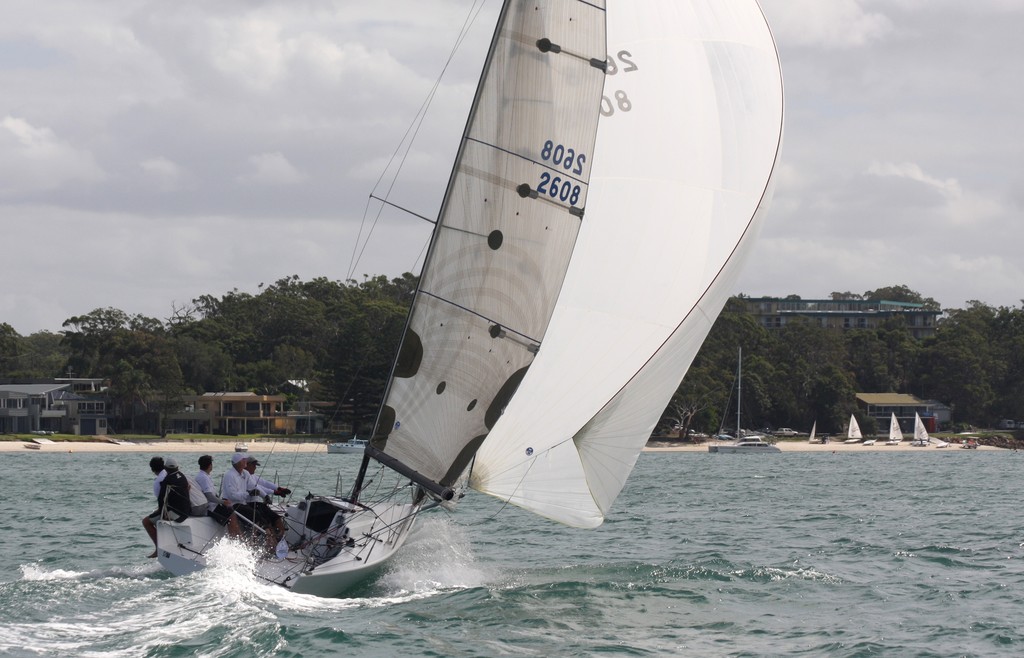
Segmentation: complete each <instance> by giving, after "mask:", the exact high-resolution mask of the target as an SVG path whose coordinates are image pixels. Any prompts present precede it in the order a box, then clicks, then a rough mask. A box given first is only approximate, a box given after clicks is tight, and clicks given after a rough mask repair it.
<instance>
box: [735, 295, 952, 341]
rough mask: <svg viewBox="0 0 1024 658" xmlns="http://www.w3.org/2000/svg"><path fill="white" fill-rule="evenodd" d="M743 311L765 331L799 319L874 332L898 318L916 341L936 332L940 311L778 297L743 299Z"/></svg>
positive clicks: (881, 303)
mask: <svg viewBox="0 0 1024 658" xmlns="http://www.w3.org/2000/svg"><path fill="white" fill-rule="evenodd" d="M742 301H743V304H744V309H745V310H746V312H747V313H750V314H751V315H753V316H755V317H757V319H758V322H759V323H760V324H761V326H763V327H765V328H766V329H781V328H782V327H784V326H786V324H788V323H790V322H792V321H793V320H794V319H796V318H802V319H804V320H806V321H809V322H811V323H812V324H813V325H815V326H817V327H821V328H823V329H833V330H838V331H843V330H847V329H876V328H878V326H879V325H880V324H881V323H882V322H883V321H884V320H887V319H888V318H892V317H901V318H903V319H904V321H905V322H906V324H907V327H908V328H909V329H910V332H911V334H912V335H913V336H914V337H915V338H919V339H920V338H926V337H928V336H931V335H933V334H934V333H935V323H936V321H937V320H938V317H939V316H940V315H942V311H937V310H933V309H928V308H925V306H924V305H923V304H913V303H910V302H890V301H869V300H865V299H798V298H780V297H761V298H759V299H754V298H743V299H742Z"/></svg>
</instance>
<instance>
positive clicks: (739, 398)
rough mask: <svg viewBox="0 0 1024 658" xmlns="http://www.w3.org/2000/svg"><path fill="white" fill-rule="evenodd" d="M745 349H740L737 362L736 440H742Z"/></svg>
mask: <svg viewBox="0 0 1024 658" xmlns="http://www.w3.org/2000/svg"><path fill="white" fill-rule="evenodd" d="M742 388H743V348H742V347H741V348H740V355H739V359H737V361H736V440H737V441H739V439H740V408H741V407H742V406H743V394H742V392H741V389H742Z"/></svg>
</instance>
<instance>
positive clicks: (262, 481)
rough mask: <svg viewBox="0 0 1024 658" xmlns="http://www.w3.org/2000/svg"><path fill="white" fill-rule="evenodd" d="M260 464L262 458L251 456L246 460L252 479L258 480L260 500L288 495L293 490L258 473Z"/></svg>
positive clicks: (257, 486)
mask: <svg viewBox="0 0 1024 658" xmlns="http://www.w3.org/2000/svg"><path fill="white" fill-rule="evenodd" d="M259 465H260V460H258V459H256V458H255V457H249V458H247V459H246V460H245V470H246V471H248V472H249V475H250V477H251V478H252V480H253V481H255V482H256V488H257V489H259V490H260V495H259V497H258V498H259V499H260V500H262V499H263V498H265V497H267V496H287V495H288V494H290V493H291V492H292V490H291V489H287V488H285V487H279V486H277V484H275V483H273V482H271V481H270V480H267V479H266V478H261V477H260V476H258V475H256V467H257V466H259ZM267 502H269V501H267Z"/></svg>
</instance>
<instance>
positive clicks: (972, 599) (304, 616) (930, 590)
mask: <svg viewBox="0 0 1024 658" xmlns="http://www.w3.org/2000/svg"><path fill="white" fill-rule="evenodd" d="M150 456H151V455H149V454H148V453H121V454H114V453H74V452H72V453H33V454H29V453H27V451H26V454H21V453H3V454H0V491H2V492H3V494H4V495H5V498H6V499H7V500H8V506H7V509H6V513H5V514H3V515H0V565H2V568H0V655H4V656H193V655H198V656H321V655H353V656H605V655H607V656H762V655H771V656H958V655H966V656H1014V655H1021V654H1022V653H1024V561H1022V558H1024V548H1022V534H1024V533H1022V530H1021V525H1022V524H1021V520H1022V514H1021V512H1020V511H1019V509H1020V504H1019V502H1018V500H1017V499H1018V494H1019V489H1020V487H1019V484H1018V483H1019V481H1020V480H1019V476H1018V473H1019V472H1020V469H1021V465H1022V464H1024V454H1018V453H1015V452H1009V451H995V452H985V451H966V450H956V449H950V450H948V451H939V450H932V449H928V450H925V449H922V450H921V452H915V451H903V452H898V453H896V452H894V453H886V452H884V451H882V450H877V451H871V452H865V453H855V454H850V453H849V452H845V453H839V454H830V453H821V452H819V453H793V452H788V453H782V454H774V455H709V454H706V453H692V452H690V453H657V454H655V453H647V454H643V455H642V456H641V457H640V460H639V462H638V464H637V467H636V470H635V471H634V473H633V475H632V477H631V478H630V480H629V481H628V483H627V484H626V488H625V490H624V491H623V492H622V495H621V496H620V497H619V499H618V501H617V502H616V503H615V506H614V508H613V509H612V511H611V513H610V515H609V517H608V520H607V521H606V522H605V524H604V525H603V526H601V527H600V528H598V529H596V530H576V529H571V528H565V527H562V526H559V525H556V524H553V523H550V522H547V521H545V520H543V519H540V518H538V517H535V516H533V515H531V514H528V513H525V512H523V511H521V510H518V509H516V508H513V507H511V506H503V505H502V504H501V503H500V501H496V500H493V499H491V498H489V497H486V496H483V495H480V494H475V493H470V494H469V495H468V496H467V497H466V498H465V499H464V500H463V501H462V502H461V503H460V505H459V508H458V509H457V510H456V511H455V512H452V513H449V512H445V511H442V510H434V511H431V512H430V513H428V514H425V515H424V517H423V518H422V519H421V522H420V523H419V525H418V526H417V530H416V531H415V533H414V535H413V536H412V537H411V538H410V540H409V542H408V544H407V545H406V547H405V548H404V549H403V550H402V551H401V552H400V553H399V555H398V556H397V557H396V558H395V559H394V561H393V562H392V563H391V565H390V568H389V569H388V570H387V571H385V572H384V573H382V574H381V575H380V577H379V578H377V579H376V580H374V581H373V582H371V583H368V584H367V585H366V586H364V587H362V588H361V589H359V590H358V591H355V592H352V593H351V594H350V595H349V596H346V597H344V598H337V599H324V598H316V597H311V596H305V595H298V594H294V593H292V592H290V591H288V590H285V589H283V588H280V587H276V586H270V585H266V584H264V583H262V582H260V581H259V580H257V579H256V578H254V577H253V575H252V573H251V571H250V570H249V567H248V565H249V564H250V560H251V557H250V556H249V554H248V553H247V552H246V551H245V550H244V549H242V548H241V547H239V546H237V545H234V544H231V543H226V544H224V545H222V546H219V547H218V549H217V551H216V554H215V555H214V556H213V557H212V563H211V566H210V567H209V568H208V569H206V570H205V571H203V572H200V573H197V574H193V575H190V576H183V577H172V576H170V575H169V574H168V573H166V572H164V571H162V570H161V569H160V566H159V564H158V563H157V562H156V561H155V560H149V559H147V558H146V555H147V554H148V553H149V552H150V551H151V550H152V545H151V543H150V542H149V539H148V537H147V536H146V534H145V532H144V531H143V529H142V526H141V519H142V517H143V516H144V515H146V514H147V513H149V512H150V511H151V510H152V509H153V507H154V500H153V494H152V475H151V473H150V472H149V469H148V466H147V465H148V461H149V458H150ZM175 456H176V457H177V458H178V460H179V462H181V463H182V464H183V465H184V466H185V468H186V470H188V471H194V470H195V468H194V467H192V468H190V466H193V465H194V464H195V462H196V458H197V457H198V456H199V455H198V453H197V454H195V455H192V454H177V455H175ZM258 456H259V457H260V460H261V461H262V462H264V463H265V464H267V467H266V468H265V470H264V471H263V476H264V477H269V478H276V479H277V480H278V481H279V483H280V484H283V485H285V486H288V487H290V488H291V489H292V490H293V492H295V495H304V494H305V492H306V491H314V492H316V493H333V492H334V490H335V488H336V486H337V482H338V479H339V477H340V478H341V480H342V482H343V484H344V486H347V485H348V484H349V483H350V482H351V478H352V476H353V475H354V473H355V470H356V467H357V465H358V461H359V458H358V456H351V455H326V454H313V455H310V454H305V453H301V454H296V453H292V454H286V453H279V454H273V455H265V454H258ZM215 458H216V460H217V461H216V463H217V471H216V472H215V475H217V474H219V472H220V471H221V470H223V469H226V468H227V467H228V459H229V456H228V455H227V454H220V455H215ZM216 479H217V478H215V480H216Z"/></svg>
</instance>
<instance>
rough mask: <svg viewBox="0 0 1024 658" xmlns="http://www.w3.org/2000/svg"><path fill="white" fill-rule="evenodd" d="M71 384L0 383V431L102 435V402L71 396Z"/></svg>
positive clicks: (104, 406)
mask: <svg viewBox="0 0 1024 658" xmlns="http://www.w3.org/2000/svg"><path fill="white" fill-rule="evenodd" d="M65 381H66V380H65ZM72 385H73V384H72V382H70V381H67V382H66V383H49V384H0V432H10V433H16V434H27V433H31V432H36V433H38V432H54V433H56V432H60V433H62V434H81V435H104V434H106V433H107V402H106V400H105V399H104V398H103V397H101V396H84V395H79V394H77V393H73V392H72V391H70V390H69V389H71V387H72Z"/></svg>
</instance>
